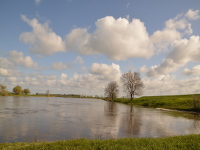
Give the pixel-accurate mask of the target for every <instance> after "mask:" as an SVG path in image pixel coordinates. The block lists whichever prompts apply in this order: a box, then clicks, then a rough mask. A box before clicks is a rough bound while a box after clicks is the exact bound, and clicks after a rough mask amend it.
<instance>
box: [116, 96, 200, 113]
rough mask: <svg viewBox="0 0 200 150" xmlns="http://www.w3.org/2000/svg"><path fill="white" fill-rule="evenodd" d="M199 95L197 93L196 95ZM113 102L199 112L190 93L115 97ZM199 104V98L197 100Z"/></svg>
mask: <svg viewBox="0 0 200 150" xmlns="http://www.w3.org/2000/svg"><path fill="white" fill-rule="evenodd" d="M196 96H197V97H199V95H196ZM114 102H120V103H124V104H132V105H139V106H144V107H150V108H165V109H173V110H182V111H194V112H200V109H199V108H195V107H194V103H195V102H194V99H193V96H192V95H172V96H143V97H140V98H134V99H133V100H132V101H131V100H130V99H129V98H116V99H114ZM197 103H198V105H199V106H200V99H199V100H197Z"/></svg>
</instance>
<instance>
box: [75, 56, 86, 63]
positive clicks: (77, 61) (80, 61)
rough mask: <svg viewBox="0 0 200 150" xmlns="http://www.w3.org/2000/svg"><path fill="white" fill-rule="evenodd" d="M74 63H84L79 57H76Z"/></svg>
mask: <svg viewBox="0 0 200 150" xmlns="http://www.w3.org/2000/svg"><path fill="white" fill-rule="evenodd" d="M75 63H78V64H83V63H84V61H83V58H82V57H81V56H77V57H76V59H75Z"/></svg>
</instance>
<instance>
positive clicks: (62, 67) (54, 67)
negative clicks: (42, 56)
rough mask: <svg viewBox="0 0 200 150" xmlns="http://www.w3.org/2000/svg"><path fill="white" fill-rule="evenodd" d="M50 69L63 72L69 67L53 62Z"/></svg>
mask: <svg viewBox="0 0 200 150" xmlns="http://www.w3.org/2000/svg"><path fill="white" fill-rule="evenodd" d="M52 68H53V69H55V70H64V69H67V68H69V65H65V64H63V63H62V62H55V63H53V64H52Z"/></svg>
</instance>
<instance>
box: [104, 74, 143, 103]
mask: <svg viewBox="0 0 200 150" xmlns="http://www.w3.org/2000/svg"><path fill="white" fill-rule="evenodd" d="M120 79H121V82H122V85H123V89H124V92H126V93H127V95H128V96H130V98H131V101H132V100H133V98H134V96H135V95H137V96H141V95H142V94H143V88H144V84H143V82H142V79H141V77H140V73H138V72H131V71H129V72H126V73H124V74H123V75H122V76H121V78H120ZM104 93H105V96H106V97H108V98H110V99H111V100H112V101H113V100H114V98H116V97H117V96H118V94H119V85H118V83H117V82H116V81H111V82H109V83H108V85H107V86H106V88H105V90H104Z"/></svg>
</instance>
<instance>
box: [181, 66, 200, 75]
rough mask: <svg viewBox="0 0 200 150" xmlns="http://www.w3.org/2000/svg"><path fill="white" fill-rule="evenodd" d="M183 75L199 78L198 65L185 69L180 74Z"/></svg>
mask: <svg viewBox="0 0 200 150" xmlns="http://www.w3.org/2000/svg"><path fill="white" fill-rule="evenodd" d="M182 74H183V75H187V76H199V75H200V65H197V66H194V67H192V68H191V69H188V68H185V69H184V70H183V72H182Z"/></svg>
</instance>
